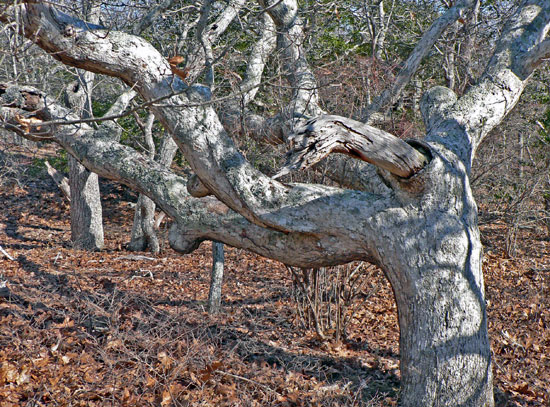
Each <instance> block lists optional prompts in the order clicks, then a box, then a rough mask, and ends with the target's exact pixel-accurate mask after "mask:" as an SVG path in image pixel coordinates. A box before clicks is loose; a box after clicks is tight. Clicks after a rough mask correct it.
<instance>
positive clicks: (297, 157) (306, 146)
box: [274, 115, 428, 178]
mask: <svg viewBox="0 0 550 407" xmlns="http://www.w3.org/2000/svg"><path fill="white" fill-rule="evenodd" d="M289 141H290V145H291V150H290V151H289V152H288V153H287V162H286V164H285V165H284V167H283V168H282V169H281V171H279V173H278V174H277V175H275V177H274V178H278V177H280V176H282V175H285V174H288V173H289V172H290V171H292V170H302V169H306V168H309V167H311V166H312V165H314V164H316V163H318V162H319V161H321V160H322V159H323V158H325V157H326V156H328V155H329V154H331V153H342V154H347V155H349V156H352V157H354V158H358V159H360V160H363V161H366V162H368V163H371V164H374V165H376V166H377V167H379V168H382V169H385V170H387V171H389V172H390V173H392V174H394V175H397V176H399V177H402V178H408V177H410V176H412V175H414V174H416V173H417V172H418V171H419V170H420V169H422V168H423V167H424V166H425V165H426V163H427V162H428V158H427V156H426V155H424V154H423V153H422V152H420V151H418V150H417V149H415V148H414V147H412V146H411V145H410V144H408V143H407V142H405V141H403V140H401V139H399V138H397V137H395V136H393V135H391V134H389V133H386V132H385V131H382V130H379V129H377V128H374V127H371V126H369V125H367V124H364V123H361V122H358V121H355V120H351V119H348V118H345V117H341V116H333V115H323V116H319V117H316V118H314V119H311V120H309V121H308V122H307V123H306V124H305V125H304V126H303V127H301V128H299V129H298V130H297V131H296V132H295V133H294V134H292V135H291V136H290V137H289Z"/></svg>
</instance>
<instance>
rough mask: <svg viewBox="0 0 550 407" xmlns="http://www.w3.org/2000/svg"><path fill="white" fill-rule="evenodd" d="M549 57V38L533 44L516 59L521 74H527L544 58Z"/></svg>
mask: <svg viewBox="0 0 550 407" xmlns="http://www.w3.org/2000/svg"><path fill="white" fill-rule="evenodd" d="M548 58H550V39H547V40H544V41H543V42H541V43H540V44H537V45H535V46H534V47H533V48H531V49H530V50H529V51H528V52H527V53H526V54H525V55H522V56H521V57H520V58H519V60H518V65H520V66H521V69H522V75H523V76H525V77H527V76H529V75H530V74H531V73H532V72H533V71H534V70H535V69H536V68H537V67H538V66H539V65H540V64H541V63H542V62H543V61H544V60H546V59H548Z"/></svg>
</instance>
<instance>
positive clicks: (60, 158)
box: [28, 150, 69, 177]
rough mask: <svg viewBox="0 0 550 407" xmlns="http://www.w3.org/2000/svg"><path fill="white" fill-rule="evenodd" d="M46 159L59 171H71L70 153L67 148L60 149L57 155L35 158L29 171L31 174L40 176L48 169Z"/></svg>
mask: <svg viewBox="0 0 550 407" xmlns="http://www.w3.org/2000/svg"><path fill="white" fill-rule="evenodd" d="M46 160H47V161H48V162H49V163H50V164H51V166H52V167H54V168H55V169H56V170H58V171H59V172H62V173H65V174H67V173H68V172H69V161H68V155H67V152H66V151H65V150H59V151H58V152H57V155H56V156H55V157H50V158H47V159H46V158H34V159H33V161H32V165H30V166H29V168H28V172H29V174H30V175H31V176H34V177H38V176H39V175H41V174H43V173H44V172H45V171H46Z"/></svg>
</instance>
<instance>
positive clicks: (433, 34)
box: [362, 0, 475, 123]
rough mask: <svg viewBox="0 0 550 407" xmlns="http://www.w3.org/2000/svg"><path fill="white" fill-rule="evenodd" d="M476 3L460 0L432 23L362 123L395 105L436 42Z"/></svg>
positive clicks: (472, 0) (369, 109)
mask: <svg viewBox="0 0 550 407" xmlns="http://www.w3.org/2000/svg"><path fill="white" fill-rule="evenodd" d="M474 3H475V0H459V1H457V2H456V4H455V5H454V6H453V7H451V8H450V9H449V10H447V11H446V12H445V13H444V14H443V15H442V16H441V17H439V18H438V19H437V20H435V21H434V22H433V23H432V25H431V26H430V28H429V29H428V30H427V31H426V32H425V33H424V35H423V36H422V38H421V39H420V41H418V43H417V44H416V46H415V47H414V49H413V50H412V52H411V54H410V55H409V57H408V58H407V60H406V61H405V63H404V64H403V67H402V68H401V70H400V71H399V73H398V74H397V77H396V78H395V80H394V81H393V82H392V84H391V86H390V87H388V88H386V89H385V90H384V91H383V92H382V93H381V94H380V95H379V96H377V97H376V98H375V99H374V100H373V102H372V103H371V104H370V105H369V106H368V107H367V111H366V112H365V114H364V116H363V118H362V121H364V122H366V123H368V121H369V119H370V118H371V117H372V115H373V114H374V113H378V112H380V110H382V109H384V108H387V107H388V106H390V105H392V104H393V103H395V101H396V99H397V98H398V97H399V95H400V94H401V92H402V91H403V89H404V88H405V86H406V85H407V84H408V83H409V82H410V80H411V78H412V77H413V75H414V74H415V72H416V71H417V69H418V67H419V66H420V63H421V62H422V60H423V59H424V57H426V55H428V54H429V53H430V51H431V49H432V47H433V45H434V44H435V42H436V41H437V40H438V39H439V37H441V34H443V32H444V31H445V30H446V29H447V28H448V27H449V26H451V25H452V24H453V23H455V22H456V21H457V20H458V19H459V18H460V17H462V16H463V15H464V14H465V13H466V11H467V10H468V9H469V8H470V7H472V5H473V4H474Z"/></svg>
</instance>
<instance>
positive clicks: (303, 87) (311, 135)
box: [0, 0, 550, 406]
mask: <svg viewBox="0 0 550 407" xmlns="http://www.w3.org/2000/svg"><path fill="white" fill-rule="evenodd" d="M173 3H174V2H164V3H162V4H161V5H160V6H159V7H161V9H159V10H157V11H155V12H160V13H161V12H162V10H164V9H168V8H169V7H171V6H172V4H173ZM258 3H259V4H258V5H255V6H259V7H260V9H261V10H260V15H261V18H259V19H258V20H259V22H258V27H260V29H261V30H262V32H261V33H260V35H259V36H257V42H256V44H254V45H250V44H249V46H248V48H250V49H252V50H253V54H252V55H251V59H250V64H249V65H248V66H247V68H249V69H248V71H247V73H246V74H247V77H246V78H245V79H242V78H241V77H240V76H239V75H238V74H235V75H237V77H238V79H239V80H240V79H242V81H240V85H241V86H240V87H239V88H238V89H236V90H235V92H233V93H230V94H229V95H228V96H226V97H225V99H221V100H220V101H217V100H216V96H217V94H216V81H215V75H216V71H215V69H214V66H215V65H216V58H222V57H223V53H222V55H215V54H214V52H213V48H212V47H213V43H214V42H215V41H217V39H218V37H219V35H221V34H222V31H223V30H224V29H227V26H228V23H227V21H231V20H233V19H234V18H236V16H237V15H238V14H239V10H240V8H241V7H244V6H243V4H244V2H230V6H229V7H228V8H226V9H224V11H221V12H220V13H218V17H217V18H218V19H217V20H216V21H217V23H213V24H212V25H209V24H210V23H209V21H211V20H209V13H211V12H213V11H212V10H213V8H212V7H213V4H214V2H213V1H210V0H205V1H204V2H203V4H202V7H201V9H200V14H199V17H198V20H196V21H195V22H194V24H196V28H197V29H196V36H197V37H196V38H197V42H196V44H198V45H196V48H193V50H194V51H193V52H194V53H195V54H196V55H197V58H195V60H194V61H190V62H189V65H188V68H189V69H188V72H189V75H190V76H189V77H188V78H186V80H189V83H187V82H185V81H184V80H182V79H181V77H180V76H178V75H174V73H173V69H172V67H171V65H170V63H169V62H168V60H167V58H165V56H163V54H162V53H161V52H160V51H159V50H158V49H156V48H155V47H154V46H153V45H152V44H151V43H150V42H148V41H146V40H145V39H144V38H143V37H140V36H138V35H136V34H137V33H139V32H141V31H142V29H141V28H139V26H138V28H136V29H135V30H134V31H133V32H134V34H130V33H127V32H123V31H117V30H114V29H109V28H105V27H103V26H101V25H94V24H89V23H86V22H84V21H83V20H80V19H78V18H77V17H74V16H72V15H69V14H66V13H64V12H63V11H61V10H60V9H59V8H56V7H55V6H53V5H51V4H49V3H42V2H38V1H25V2H22V3H17V4H13V2H9V4H6V3H4V5H3V6H2V11H1V14H0V21H1V22H3V23H4V24H5V26H6V27H7V26H10V27H16V30H17V31H18V33H19V34H21V35H23V36H24V37H26V38H27V39H29V40H30V41H32V42H33V43H34V44H36V45H38V46H39V47H40V48H41V49H42V50H44V51H45V52H46V53H48V54H50V55H51V56H52V57H53V58H55V59H57V60H58V61H60V62H62V63H63V64H64V65H66V66H70V67H76V68H80V69H84V70H87V71H90V72H95V73H97V74H103V75H107V76H110V77H114V78H118V79H120V80H121V81H122V82H123V83H125V84H126V85H127V86H128V87H130V88H131V89H133V90H135V91H136V92H137V93H138V94H139V95H140V96H141V98H142V99H143V101H144V103H145V105H146V106H147V107H148V108H149V109H150V110H151V111H152V112H153V113H154V115H155V117H156V118H157V119H158V120H159V121H160V123H161V124H162V126H163V128H164V129H165V130H166V131H167V132H169V134H170V135H171V136H172V137H173V139H174V141H175V142H176V144H177V146H178V148H179V150H180V151H181V152H182V153H183V155H184V156H185V158H186V160H187V162H188V163H189V166H190V167H191V169H192V171H193V173H194V174H195V177H194V178H193V183H192V185H191V184H190V185H188V183H187V179H186V178H185V177H182V176H179V175H177V174H175V173H173V172H172V171H170V170H169V169H167V168H166V167H164V166H163V165H161V164H159V163H157V162H155V161H154V160H152V159H151V158H150V157H145V156H144V155H142V154H140V153H138V152H136V151H135V150H134V149H132V148H130V147H128V146H125V145H123V144H121V143H120V142H118V141H117V139H116V138H114V137H112V135H111V134H110V131H108V129H107V128H103V127H102V126H100V127H98V128H96V127H94V126H93V125H92V124H91V123H86V122H82V121H81V120H79V118H78V117H75V115H74V113H72V112H70V111H69V110H68V109H66V108H65V107H63V106H61V105H60V104H58V103H57V102H56V101H55V100H54V99H53V98H51V97H50V96H49V95H47V94H46V93H45V92H43V91H42V90H39V89H36V88H32V87H29V86H22V85H19V84H17V83H9V84H7V83H6V84H0V100H1V107H0V109H1V110H0V118H1V120H2V123H3V125H4V127H6V128H7V129H9V130H12V131H16V132H18V133H19V134H21V135H23V136H24V137H28V138H32V139H40V140H44V139H49V140H53V141H55V142H56V143H58V144H59V145H61V146H62V147H63V148H65V149H66V150H67V151H68V152H69V153H70V154H72V155H73V156H74V157H76V158H77V159H78V160H79V161H80V162H81V163H82V164H83V165H84V166H86V167H87V168H88V169H89V170H91V171H94V172H96V173H97V174H99V175H102V176H104V177H108V178H111V179H114V180H117V181H120V182H122V183H124V184H126V185H129V186H130V187H132V188H133V189H135V190H137V191H139V192H141V193H143V194H145V195H147V196H148V197H150V198H151V199H152V200H153V201H154V202H155V203H156V204H157V205H158V206H159V207H160V208H161V209H162V210H163V211H164V212H166V213H167V214H168V215H169V216H170V217H171V218H172V219H174V221H175V223H174V226H173V227H172V230H171V232H170V244H171V246H172V248H173V249H174V250H176V251H178V252H181V253H189V252H191V251H192V250H194V249H195V248H197V247H198V245H199V244H200V242H201V241H204V240H215V241H218V242H223V243H224V244H228V245H231V246H235V247H239V248H244V249H248V250H251V251H254V252H256V253H259V254H261V255H263V256H266V257H269V258H272V259H276V260H279V261H281V262H283V263H285V264H288V265H292V266H299V267H318V266H327V265H336V264H343V263H346V262H350V261H352V260H363V261H368V262H371V263H373V264H376V265H378V266H379V267H380V268H381V269H382V270H383V271H384V272H385V274H386V276H387V278H388V279H389V281H390V282H391V285H392V287H393V290H394V293H395V299H396V302H397V305H398V310H399V324H400V330H401V342H400V353H401V355H400V356H401V383H402V390H403V391H402V396H401V403H402V404H403V405H404V406H418V405H422V406H491V405H493V404H494V402H493V388H492V365H491V350H490V346H489V338H488V334H487V319H486V305H485V297H484V296H485V294H484V282H483V275H482V270H481V263H482V262H481V252H482V250H481V249H482V248H481V242H480V235H479V230H478V225H477V206H476V203H475V201H474V199H473V196H472V192H471V188H470V174H471V168H472V162H473V160H474V157H475V155H476V151H477V150H478V148H479V146H480V144H481V143H482V141H483V140H484V138H485V137H486V136H487V135H488V134H489V132H490V131H491V130H492V129H493V128H494V127H495V126H497V125H498V124H499V123H500V122H501V121H502V120H503V119H504V118H505V116H506V115H507V114H508V113H509V112H510V111H511V110H512V109H513V108H514V106H515V105H516V103H517V102H518V100H519V98H520V96H521V94H522V92H523V90H524V89H525V87H526V85H527V82H528V80H529V78H530V76H531V74H532V73H533V70H534V69H535V68H536V67H537V66H538V65H539V64H540V63H541V61H542V60H543V59H544V58H546V57H548V54H549V50H550V48H549V47H548V40H546V39H545V37H546V34H547V31H548V28H549V27H550V2H548V1H546V0H524V1H522V2H521V3H520V4H519V5H518V6H517V7H515V8H514V9H513V10H512V11H511V13H510V17H509V19H508V21H507V22H506V25H505V26H504V28H503V30H502V32H501V34H500V37H499V38H498V39H496V40H495V41H494V44H492V45H494V51H493V54H492V57H491V58H490V59H489V61H488V63H487V64H486V66H485V67H484V70H483V73H482V74H481V76H480V77H479V78H478V79H477V81H476V83H475V84H473V85H471V86H470V87H469V88H468V89H467V91H466V92H465V93H464V94H463V95H457V94H455V93H454V92H453V90H451V89H449V88H445V87H442V86H436V87H433V88H431V89H430V90H428V91H427V92H426V93H425V94H424V96H423V97H422V100H421V103H420V109H421V111H422V116H423V120H424V125H425V129H426V134H425V136H424V137H423V138H422V139H420V140H408V141H403V140H401V139H399V138H398V137H396V136H394V135H392V134H390V133H388V132H384V131H382V130H379V129H377V128H374V127H371V126H369V125H367V124H365V123H362V122H357V121H354V120H351V119H347V118H343V117H340V116H333V115H327V114H326V113H325V111H324V109H323V107H322V106H321V103H320V100H319V94H318V85H317V80H316V76H315V73H314V71H313V70H312V68H311V67H310V65H309V62H308V59H307V53H306V51H305V46H304V45H305V44H304V42H305V39H304V38H305V34H304V26H305V23H304V21H303V18H304V17H305V16H303V15H301V14H300V13H299V7H298V3H297V1H296V0H282V1H275V2H267V1H259V2H258ZM475 3H477V2H475V1H459V2H457V4H456V5H455V6H454V7H451V8H450V9H449V10H446V11H444V12H443V13H441V16H440V17H439V18H438V19H435V22H434V23H433V24H434V25H433V26H432V27H431V28H430V29H428V30H427V31H426V33H425V34H424V36H423V37H422V38H421V39H420V41H419V42H418V45H417V46H416V48H414V50H413V52H412V54H411V59H410V60H408V61H407V62H406V63H405V64H404V65H403V68H402V71H401V74H400V75H398V76H397V78H396V82H395V83H394V84H393V85H392V86H391V87H390V88H389V89H388V90H387V91H386V92H385V93H382V94H381V96H380V98H378V99H375V102H374V104H371V105H370V107H369V108H368V109H367V115H366V116H365V117H364V119H366V118H367V116H369V117H370V116H371V115H372V114H373V113H375V112H377V111H378V110H380V109H382V108H383V107H384V106H386V105H387V104H388V103H390V104H391V102H392V101H394V100H395V99H396V96H397V95H398V94H399V93H400V92H401V90H402V88H403V87H404V85H405V84H406V83H408V81H409V80H410V79H411V77H412V75H413V74H414V72H415V71H416V70H417V69H418V66H419V63H420V60H422V58H424V57H425V56H426V55H427V54H428V53H429V50H430V49H431V48H432V45H433V44H434V42H435V40H436V39H437V38H438V37H439V36H440V35H441V33H442V32H443V31H444V30H445V28H446V27H448V26H449V25H451V24H453V23H456V21H458V20H459V19H461V18H463V16H464V15H465V13H466V12H467V11H468V10H469V9H470V8H471V7H473V6H474V5H475ZM248 6H250V7H252V5H248ZM150 16H151V17H150V18H155V17H154V13H153V14H150ZM147 18H149V17H147ZM208 33H210V34H208ZM275 36H276V37H277V42H276V45H275V44H274V42H275V41H274V37H275ZM184 37H185V36H184V35H183V34H182V37H181V38H182V40H183V39H184ZM274 46H276V47H277V49H278V50H279V51H280V67H282V69H283V72H284V77H285V79H286V81H287V82H286V83H288V84H289V86H290V89H291V91H290V92H289V94H288V96H287V98H286V100H284V103H283V101H281V106H280V109H279V111H278V112H274V114H271V115H269V117H263V118H261V119H258V118H257V116H258V115H257V114H256V113H252V112H250V111H248V110H247V109H246V105H247V104H249V103H251V100H253V99H254V95H255V94H254V89H255V88H257V87H258V86H260V84H261V83H262V79H261V78H262V75H264V74H265V69H266V68H265V65H266V63H265V60H266V58H267V56H266V55H267V54H269V52H270V50H272V49H273V47H274ZM228 47H229V48H230V47H231V45H228ZM235 75H233V76H234V77H235ZM200 81H202V82H203V83H205V84H200ZM213 95H214V96H213ZM224 100H225V101H228V103H225V108H226V109H225V110H224V108H223V107H224V106H222V107H217V106H218V104H216V103H218V102H219V104H221V105H224V103H223V101H224ZM237 106H240V107H241V109H240V110H239V109H237V108H236V107H237ZM386 107H387V106H386ZM238 112H240V114H241V115H242V116H241V117H239V118H238V121H239V120H240V121H241V122H242V123H246V122H247V121H248V120H251V121H254V123H255V125H254V126H252V125H251V126H249V129H252V131H255V132H257V133H258V134H260V133H263V135H266V134H267V135H268V137H267V138H271V139H272V138H273V137H270V136H273V135H275V136H276V137H279V138H280V139H282V140H286V141H288V142H289V143H290V151H289V155H288V164H287V165H286V166H285V167H283V169H282V170H281V172H280V173H279V174H278V176H279V177H270V176H268V175H266V174H264V173H262V172H261V171H260V170H258V169H257V168H255V167H254V166H253V165H252V164H251V163H250V162H249V161H248V160H247V159H246V157H245V156H244V155H243V154H242V153H241V152H240V151H239V149H238V148H237V146H236V145H235V143H234V141H233V139H232V137H231V135H230V134H229V133H228V131H227V129H226V127H229V122H230V121H231V120H230V119H229V117H230V116H231V115H234V114H238ZM272 113H273V112H272ZM67 123H71V124H67ZM224 124H225V125H226V127H224ZM331 153H344V154H346V155H348V156H351V157H352V158H353V159H357V160H359V161H362V162H365V163H368V164H365V165H364V166H363V168H364V169H363V170H362V174H363V175H364V176H366V177H368V178H370V179H371V180H370V182H369V183H364V184H363V185H364V186H365V188H364V189H363V190H353V189H345V188H342V187H336V186H327V185H320V184H305V183H293V182H289V181H287V182H285V181H284V180H285V179H284V178H281V177H282V176H283V175H285V174H288V173H290V172H291V171H293V170H297V169H305V168H308V167H310V166H312V165H314V164H316V163H318V162H319V161H321V160H322V159H324V158H326V157H327V156H328V155H330V154H331ZM336 165H337V164H335V166H336ZM375 169H376V171H375ZM279 179H281V180H283V181H279Z"/></svg>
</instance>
